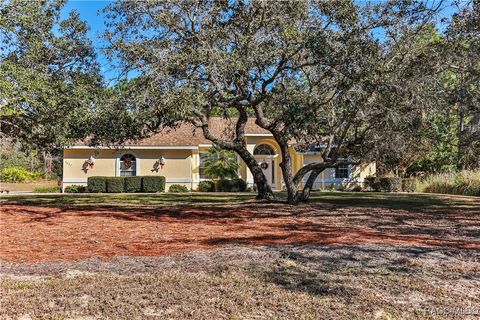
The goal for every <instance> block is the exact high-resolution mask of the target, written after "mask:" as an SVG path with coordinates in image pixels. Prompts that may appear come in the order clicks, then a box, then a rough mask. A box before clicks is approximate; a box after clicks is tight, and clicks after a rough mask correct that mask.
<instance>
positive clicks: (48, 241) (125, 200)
mask: <svg viewBox="0 0 480 320" xmlns="http://www.w3.org/2000/svg"><path fill="white" fill-rule="evenodd" d="M283 196H284V195H282V194H280V197H283ZM0 201H1V202H0V203H1V212H0V276H1V286H0V318H8V317H11V318H18V317H22V316H23V317H26V318H28V317H30V318H46V319H70V318H75V319H91V318H113V319H117V318H126V319H164V318H173V319H185V318H191V319H217V318H220V319H297V318H299V319H319V318H321V319H478V318H479V317H480V307H479V306H480V199H479V198H474V197H461V196H451V195H449V196H443V195H431V194H428V195H427V194H383V193H343V192H332V193H315V194H314V195H313V197H312V201H311V202H310V203H308V204H302V205H299V206H289V205H286V204H283V203H268V202H256V201H255V200H254V199H253V195H251V194H198V193H191V194H131V195H125V194H121V195H90V194H80V195H36V196H27V195H21V196H20V195H10V196H3V197H1V198H0Z"/></svg>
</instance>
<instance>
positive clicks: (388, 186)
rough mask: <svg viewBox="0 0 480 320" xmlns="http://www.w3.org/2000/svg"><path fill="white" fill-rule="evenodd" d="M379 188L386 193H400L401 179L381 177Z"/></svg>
mask: <svg viewBox="0 0 480 320" xmlns="http://www.w3.org/2000/svg"><path fill="white" fill-rule="evenodd" d="M380 188H381V190H382V191H386V192H398V191H402V178H397V177H383V178H380Z"/></svg>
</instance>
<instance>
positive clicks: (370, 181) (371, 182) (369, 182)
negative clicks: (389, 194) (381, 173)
mask: <svg viewBox="0 0 480 320" xmlns="http://www.w3.org/2000/svg"><path fill="white" fill-rule="evenodd" d="M365 188H366V189H370V190H373V191H377V192H378V191H380V190H381V187H380V179H379V178H377V177H374V176H368V177H366V178H365Z"/></svg>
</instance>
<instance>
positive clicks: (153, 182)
mask: <svg viewBox="0 0 480 320" xmlns="http://www.w3.org/2000/svg"><path fill="white" fill-rule="evenodd" d="M142 192H165V177H162V176H143V177H142Z"/></svg>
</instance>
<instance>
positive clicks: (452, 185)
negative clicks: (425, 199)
mask: <svg viewBox="0 0 480 320" xmlns="http://www.w3.org/2000/svg"><path fill="white" fill-rule="evenodd" d="M419 191H421V192H428V193H445V194H459V195H465V196H480V171H476V172H475V171H467V170H465V171H460V172H450V173H441V174H435V175H430V176H427V177H426V178H424V179H422V181H420V183H419Z"/></svg>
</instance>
